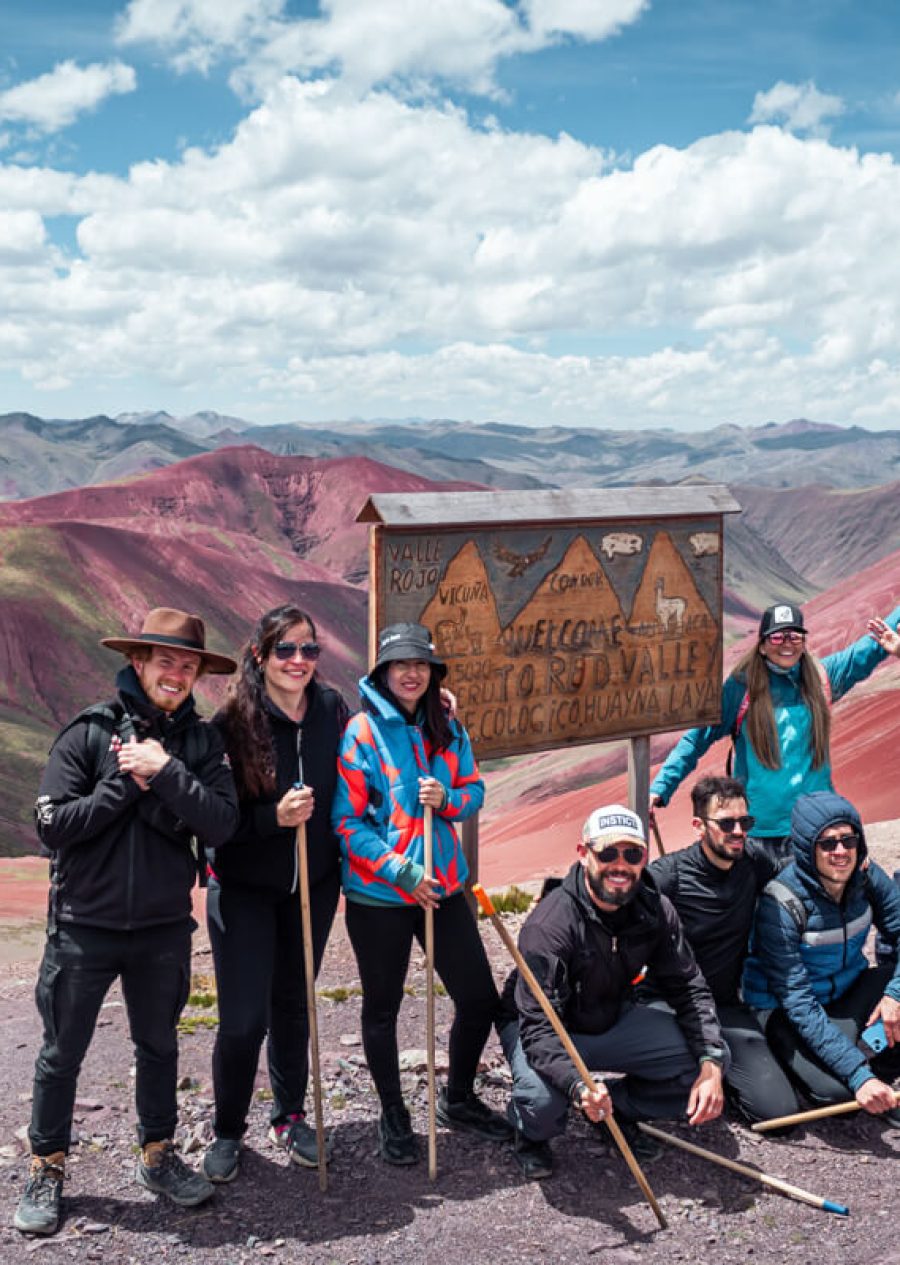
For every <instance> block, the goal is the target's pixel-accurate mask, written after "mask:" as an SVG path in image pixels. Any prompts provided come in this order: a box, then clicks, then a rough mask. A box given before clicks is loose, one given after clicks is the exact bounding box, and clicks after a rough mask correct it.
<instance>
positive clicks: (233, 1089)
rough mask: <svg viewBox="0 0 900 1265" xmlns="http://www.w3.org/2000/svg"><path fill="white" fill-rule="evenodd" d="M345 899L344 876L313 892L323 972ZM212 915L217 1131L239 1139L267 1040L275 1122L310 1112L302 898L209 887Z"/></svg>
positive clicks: (316, 954)
mask: <svg viewBox="0 0 900 1265" xmlns="http://www.w3.org/2000/svg"><path fill="white" fill-rule="evenodd" d="M339 894H340V880H339V878H338V875H337V873H334V874H331V875H328V876H327V877H326V878H324V879H322V881H321V882H319V883H317V884H316V885H315V887H313V888H312V890H311V891H310V894H309V904H310V915H311V919H310V921H311V926H312V942H313V969H314V971H315V972H316V973H317V972H318V970H319V966H320V965H321V962H322V955H323V953H324V952H325V942H326V941H327V939H328V933H329V931H330V930H331V924H332V921H333V920H334V912H335V910H336V908H337V903H338V896H339ZM206 911H207V917H208V924H209V940H210V944H211V945H212V951H213V959H214V961H215V964H216V987H217V990H218V994H219V1031H218V1033H217V1034H216V1043H215V1046H214V1048H213V1058H212V1070H213V1087H214V1091H215V1096H216V1119H215V1131H216V1135H217V1136H218V1137H223V1138H240V1137H241V1136H242V1135H243V1133H244V1130H245V1129H246V1127H247V1113H248V1111H249V1108H250V1101H251V1099H252V1096H253V1085H254V1082H255V1079H256V1069H257V1065H258V1064H259V1052H260V1048H261V1046H262V1043H263V1040H264V1039H265V1038H268V1042H267V1048H266V1054H267V1057H268V1064H269V1083H270V1085H271V1086H272V1111H271V1119H272V1122H273V1124H280V1123H282V1122H283V1121H285V1120H287V1119H288V1118H289V1117H290V1116H291V1115H293V1114H294V1113H297V1112H301V1111H302V1110H303V1102H304V1098H305V1096H306V1085H307V1080H308V1078H309V1015H308V1013H307V1010H306V963H305V959H304V956H303V931H302V927H301V923H300V898H299V897H298V896H297V893H296V892H294V893H290V894H289V893H285V894H281V893H278V892H271V891H263V890H254V889H251V888H242V887H228V886H226V887H220V886H219V885H218V884H217V883H210V885H209V891H208V893H207V899H206Z"/></svg>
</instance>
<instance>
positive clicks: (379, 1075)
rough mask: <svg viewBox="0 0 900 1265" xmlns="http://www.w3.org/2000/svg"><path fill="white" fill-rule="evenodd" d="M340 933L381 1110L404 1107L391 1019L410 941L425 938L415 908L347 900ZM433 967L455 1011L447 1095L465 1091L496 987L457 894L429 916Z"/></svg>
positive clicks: (469, 913)
mask: <svg viewBox="0 0 900 1265" xmlns="http://www.w3.org/2000/svg"><path fill="white" fill-rule="evenodd" d="M347 934H348V935H349V937H350V943H351V944H352V945H353V952H354V953H355V954H356V963H357V966H358V967H359V978H360V980H361V981H362V989H363V1003H362V1038H363V1048H364V1050H365V1052H366V1061H367V1062H368V1064H369V1071H370V1072H371V1073H372V1079H373V1080H374V1082H375V1088H376V1089H377V1090H378V1096H379V1098H380V1099H381V1105H382V1107H385V1108H387V1107H392V1106H397V1105H399V1104H400V1103H402V1101H403V1094H402V1092H401V1089H400V1065H399V1056H398V1052H397V1016H398V1015H399V1013H400V1003H401V1001H402V1000H403V984H404V981H405V980H406V972H407V968H408V966H409V955H410V951H411V949H412V942H413V937H415V939H416V940H418V942H419V944H420V945H421V944H423V943H424V938H425V912H424V910H423V909H422V908H421V907H420V906H419V905H415V906H407V905H405V906H394V905H377V906H376V905H362V904H359V903H357V902H356V901H352V900H348V901H347ZM434 968H435V971H436V972H437V974H438V976H439V977H440V979H441V981H442V983H443V984H444V987H445V988H446V989H447V992H448V993H449V994H450V997H451V998H452V1000H453V1003H454V1006H455V1008H456V1010H455V1014H454V1017H453V1025H452V1027H451V1029H450V1049H449V1055H450V1069H449V1075H448V1078H447V1090H448V1093H449V1094H450V1096H451V1097H452V1098H457V1097H463V1096H464V1095H465V1094H466V1093H468V1092H469V1090H471V1088H472V1086H473V1084H474V1083H475V1074H476V1072H477V1071H478V1060H479V1059H480V1058H481V1053H482V1050H483V1049H484V1047H485V1043H486V1041H487V1039H488V1036H489V1035H490V1031H491V1024H492V1023H493V1021H494V1016H495V1014H496V1010H497V1002H498V997H497V989H496V987H495V985H494V977H493V975H492V974H491V968H490V964H489V963H488V960H487V955H486V954H485V951H484V945H483V944H482V943H481V936H480V935H479V934H478V928H477V926H476V925H475V919H474V918H473V917H472V911H471V910H470V909H469V906H468V905H467V904H466V898H465V896H464V895H463V893H462V892H458V893H457V894H456V895H455V896H448V897H447V899H446V900H442V901H441V903H440V906H439V908H438V909H436V910H435V912H434Z"/></svg>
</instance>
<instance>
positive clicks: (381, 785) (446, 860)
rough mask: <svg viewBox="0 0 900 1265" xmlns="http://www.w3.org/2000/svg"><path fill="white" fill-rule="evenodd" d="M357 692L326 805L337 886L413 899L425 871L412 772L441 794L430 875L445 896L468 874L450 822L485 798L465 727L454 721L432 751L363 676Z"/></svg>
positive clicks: (383, 897)
mask: <svg viewBox="0 0 900 1265" xmlns="http://www.w3.org/2000/svg"><path fill="white" fill-rule="evenodd" d="M359 692H360V697H361V698H362V700H363V706H364V708H365V710H364V711H361V712H358V713H357V715H355V716H354V717H353V718H352V719H351V720H350V723H349V724H348V726H347V728H346V730H345V732H344V736H343V738H342V740H341V745H340V752H339V756H338V781H337V788H336V791H335V796H334V806H333V809H332V823H333V825H334V828H335V831H336V832H337V836H338V839H339V840H340V845H341V855H342V861H343V865H342V880H343V885H344V892H345V894H346V896H347V898H348V899H349V900H361V901H363V902H365V903H371V902H378V903H381V902H384V903H385V904H390V905H410V904H413V903H414V901H413V898H412V896H411V894H410V893H411V892H412V891H413V890H414V889H415V888H416V887H417V886H418V884H419V883H420V882H421V881H422V877H423V875H424V873H425V869H424V857H425V836H424V811H425V810H424V807H423V805H422V804H420V803H419V778H421V777H434V778H437V780H438V781H439V782H441V783H442V784H443V786H444V789H445V791H446V794H447V802H446V804H445V805H444V807H443V808H442V809H440V810H438V809H435V812H434V877H435V878H436V879H437V880H438V882H439V883H440V884H441V885H442V888H443V891H442V893H441V894H442V896H451V895H453V893H454V892H458V891H459V890H460V889H461V887H462V885H463V883H464V882H465V880H466V875H467V874H468V866H467V865H466V860H465V857H464V856H463V852H462V847H461V846H460V842H459V839H458V838H457V835H456V831H455V830H454V828H453V824H452V823H453V822H457V821H465V819H466V818H467V817H471V816H472V814H473V813H476V812H477V811H478V810H479V808H480V807H481V805H482V803H483V802H484V783H483V782H482V780H481V775H480V774H479V772H478V765H477V764H476V763H475V757H474V755H473V754H472V747H471V745H470V743H469V737H468V734H467V733H466V731H465V729H463V727H462V725H460V724H459V722H458V721H455V720H454V721H452V722H451V728H452V730H453V741H452V742H451V744H450V746H449V748H447V750H445V751H433V750H432V746H431V743H430V741H428V740H427V739H426V737H425V735H424V733H423V731H422V728H421V726H419V725H418V724H411V723H408V722H407V721H406V720H405V719H404V717H403V715H402V713H401V712H400V711H398V709H397V708H396V707H394V706H393V704H391V703H390V702H389V701H388V700H387V699H386V698H385V697H384V696H383V695H382V694H380V693H379V692H378V690H376V689H375V688H374V687H373V686H372V684H371V682H370V680H369V678H368V677H363V679H362V680H361V681H360V683H359Z"/></svg>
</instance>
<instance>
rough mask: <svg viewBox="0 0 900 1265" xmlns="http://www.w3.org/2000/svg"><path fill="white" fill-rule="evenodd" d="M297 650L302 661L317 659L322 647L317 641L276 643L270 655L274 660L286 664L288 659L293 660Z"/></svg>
mask: <svg viewBox="0 0 900 1265" xmlns="http://www.w3.org/2000/svg"><path fill="white" fill-rule="evenodd" d="M298 650H299V651H300V655H301V657H302V658H304V659H318V657H319V655H320V654H321V653H322V647H321V646H320V645H319V643H318V642H317V641H277V642H276V643H275V646H274V648H273V650H272V653H273V654H274V656H275V658H276V659H280V660H281V662H282V663H286V662H287V661H288V659H293V657H294V655H295V654H296V653H297V651H298Z"/></svg>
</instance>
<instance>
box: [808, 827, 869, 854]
mask: <svg viewBox="0 0 900 1265" xmlns="http://www.w3.org/2000/svg"><path fill="white" fill-rule="evenodd" d="M838 844H840V846H841V847H842V848H846V849H847V851H848V852H853V851H854V850H855V849H856V848H858V847H859V835H858V834H856V833H855V832H851V833H850V834H846V835H835V836H834V837H833V838H831V839H817V840H816V847H817V848H821V849H822V851H823V852H834V850H835V848H837V846H838Z"/></svg>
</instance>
